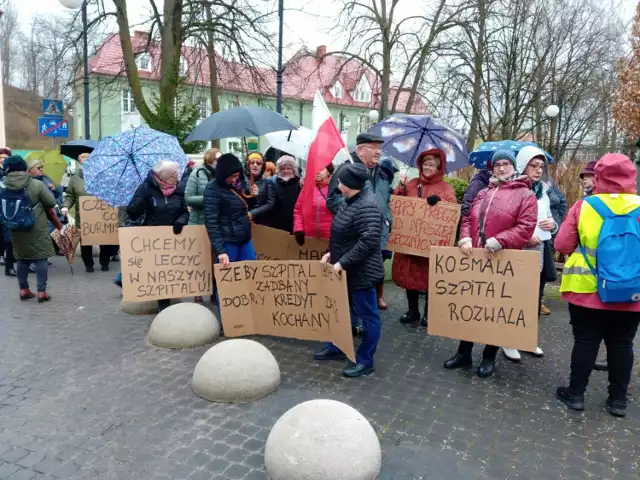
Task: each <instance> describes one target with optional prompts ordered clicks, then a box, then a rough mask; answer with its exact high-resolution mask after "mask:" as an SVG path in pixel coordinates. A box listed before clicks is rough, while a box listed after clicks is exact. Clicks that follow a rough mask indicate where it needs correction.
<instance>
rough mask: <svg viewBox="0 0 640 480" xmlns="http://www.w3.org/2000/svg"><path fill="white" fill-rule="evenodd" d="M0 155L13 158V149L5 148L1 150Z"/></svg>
mask: <svg viewBox="0 0 640 480" xmlns="http://www.w3.org/2000/svg"><path fill="white" fill-rule="evenodd" d="M0 155H6V156H8V157H10V156H11V149H10V148H7V147H4V148H0Z"/></svg>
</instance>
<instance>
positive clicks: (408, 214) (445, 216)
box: [387, 195, 460, 257]
mask: <svg viewBox="0 0 640 480" xmlns="http://www.w3.org/2000/svg"><path fill="white" fill-rule="evenodd" d="M389 207H390V208H391V212H392V213H393V228H392V230H391V233H390V234H389V240H388V242H387V250H391V251H392V252H399V253H406V254H409V255H416V256H418V257H428V256H429V248H430V247H432V246H440V247H447V246H451V245H453V244H454V242H455V240H456V233H457V230H458V221H459V220H460V205H458V204H457V203H446V202H438V203H437V204H436V205H434V206H431V205H429V204H428V203H427V201H426V200H425V199H424V198H415V197H402V196H399V195H391V201H390V203H389Z"/></svg>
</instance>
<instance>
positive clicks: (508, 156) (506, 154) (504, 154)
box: [487, 150, 518, 170]
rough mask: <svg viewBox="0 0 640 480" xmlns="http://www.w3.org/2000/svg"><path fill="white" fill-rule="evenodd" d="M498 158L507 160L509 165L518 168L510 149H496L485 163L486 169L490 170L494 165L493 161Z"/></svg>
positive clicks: (496, 160)
mask: <svg viewBox="0 0 640 480" xmlns="http://www.w3.org/2000/svg"><path fill="white" fill-rule="evenodd" d="M499 160H509V161H510V162H511V165H513V169H514V170H518V165H517V164H516V156H515V155H514V154H513V152H512V151H511V150H496V151H495V152H494V154H493V155H492V156H491V159H490V160H489V162H488V163H487V170H492V169H493V165H495V163H496V162H498V161H499Z"/></svg>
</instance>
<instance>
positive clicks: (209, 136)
mask: <svg viewBox="0 0 640 480" xmlns="http://www.w3.org/2000/svg"><path fill="white" fill-rule="evenodd" d="M297 129H298V127H296V126H295V125H294V124H292V123H291V122H290V121H289V120H287V119H286V118H285V117H284V116H282V115H280V114H279V113H276V112H274V111H273V110H270V109H268V108H263V107H235V108H230V109H229V110H223V111H221V112H217V113H214V114H213V115H210V116H209V117H208V118H207V119H206V120H205V121H203V122H202V123H201V124H200V125H198V126H197V127H196V128H194V129H193V131H192V132H191V133H190V134H189V136H188V137H187V138H186V139H185V142H197V141H200V142H208V141H209V140H216V139H218V138H231V137H261V136H262V135H265V134H267V133H271V132H280V131H282V130H297Z"/></svg>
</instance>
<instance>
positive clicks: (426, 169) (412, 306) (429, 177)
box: [391, 148, 456, 327]
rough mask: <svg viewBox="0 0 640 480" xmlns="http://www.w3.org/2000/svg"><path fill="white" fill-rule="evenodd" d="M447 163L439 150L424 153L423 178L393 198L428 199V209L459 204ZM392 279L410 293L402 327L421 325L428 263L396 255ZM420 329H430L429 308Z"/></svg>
mask: <svg viewBox="0 0 640 480" xmlns="http://www.w3.org/2000/svg"><path fill="white" fill-rule="evenodd" d="M446 161H447V157H446V154H445V153H444V152H443V151H442V150H440V149H438V148H434V149H431V150H427V151H426V152H422V153H421V154H420V155H419V156H418V159H417V161H416V166H417V167H418V171H419V172H420V176H419V177H418V178H414V179H413V180H411V181H409V182H408V183H406V184H405V183H404V182H401V183H400V185H399V186H398V188H396V189H395V191H394V192H393V193H394V195H404V196H406V197H418V198H425V199H426V201H427V203H428V204H429V205H435V204H437V203H438V202H440V201H443V202H449V203H456V194H455V192H454V191H453V188H452V187H451V185H449V184H448V183H447V182H445V181H444V170H445V165H446ZM391 278H392V279H393V282H394V283H395V284H396V285H398V286H399V287H400V288H404V289H405V290H406V291H407V303H408V304H409V310H408V311H407V313H405V314H404V315H402V317H400V323H416V322H418V321H420V309H419V305H418V301H419V299H420V292H427V290H428V289H429V259H428V258H425V257H416V256H414V255H405V254H403V253H396V254H395V255H394V256H393V268H392V270H391ZM427 303H428V302H427ZM421 325H423V326H425V327H426V326H427V305H425V307H424V315H423V317H422V322H421Z"/></svg>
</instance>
